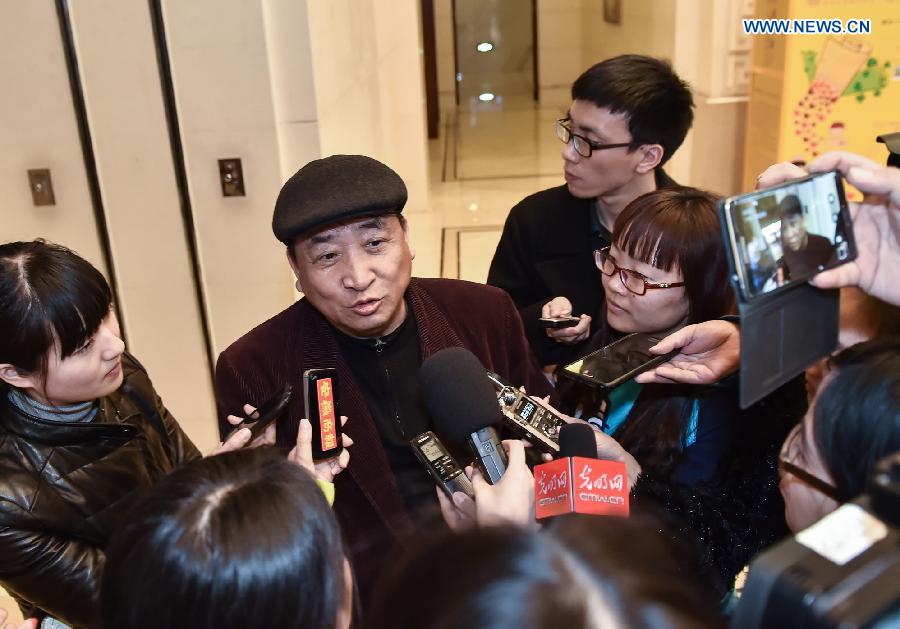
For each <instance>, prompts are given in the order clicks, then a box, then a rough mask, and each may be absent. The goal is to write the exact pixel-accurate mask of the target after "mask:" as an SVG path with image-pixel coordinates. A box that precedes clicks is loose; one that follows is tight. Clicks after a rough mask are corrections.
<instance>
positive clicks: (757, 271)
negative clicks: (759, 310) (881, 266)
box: [719, 170, 856, 302]
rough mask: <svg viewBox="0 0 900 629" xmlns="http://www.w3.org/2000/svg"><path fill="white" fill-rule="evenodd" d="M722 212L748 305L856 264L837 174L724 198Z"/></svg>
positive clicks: (739, 285) (729, 249) (732, 259)
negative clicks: (779, 290)
mask: <svg viewBox="0 0 900 629" xmlns="http://www.w3.org/2000/svg"><path fill="white" fill-rule="evenodd" d="M719 213H720V215H721V218H722V228H723V231H724V232H725V243H726V247H725V248H726V250H727V252H728V258H729V264H730V266H731V271H732V282H733V283H734V284H735V285H736V287H737V289H738V291H739V293H740V296H741V297H742V299H743V301H744V302H749V301H751V300H753V299H755V298H757V297H759V296H760V295H763V294H766V293H771V292H773V291H776V290H778V289H781V288H782V287H786V286H791V285H794V284H797V283H798V282H805V281H807V280H809V278H811V277H812V276H813V275H815V274H817V273H819V272H821V271H824V270H826V269H831V268H834V267H836V266H839V265H841V264H846V263H847V262H850V261H851V260H855V259H856V240H855V239H854V237H853V227H852V225H851V222H850V210H849V208H848V206H847V198H846V196H845V194H844V184H843V178H842V177H841V174H840V173H839V172H838V171H836V170H834V171H829V172H825V173H818V174H815V175H810V176H809V177H804V178H802V179H796V180H794V181H789V182H787V183H783V184H780V185H778V186H773V187H771V188H765V189H763V190H757V191H755V192H750V193H748V194H742V195H739V196H736V197H731V198H729V199H725V200H724V201H722V202H721V203H720V205H719Z"/></svg>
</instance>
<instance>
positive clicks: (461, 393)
mask: <svg viewBox="0 0 900 629" xmlns="http://www.w3.org/2000/svg"><path fill="white" fill-rule="evenodd" d="M419 390H420V391H421V393H422V399H423V400H424V401H425V406H426V408H427V409H428V413H429V414H430V415H431V418H432V419H433V420H434V426H435V432H437V433H438V434H439V435H440V436H441V438H444V439H447V440H448V441H450V442H452V443H456V444H462V443H463V442H464V441H465V439H466V437H468V436H469V435H471V434H472V433H474V432H477V431H479V430H481V429H482V428H484V427H486V426H492V425H495V424H499V423H501V422H502V421H503V415H501V413H500V404H499V403H498V402H497V393H496V392H495V390H494V385H492V384H491V381H490V380H488V377H487V372H486V371H485V368H484V365H482V364H481V361H480V360H478V358H477V357H476V356H475V355H474V354H473V353H472V352H470V351H469V350H467V349H464V348H462V347H448V348H446V349H442V350H440V351H439V352H436V353H435V354H433V355H431V356H429V357H428V358H426V359H425V362H423V363H422V368H421V369H420V370H419Z"/></svg>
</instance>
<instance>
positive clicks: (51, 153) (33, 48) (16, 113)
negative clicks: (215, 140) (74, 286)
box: [0, 2, 108, 277]
mask: <svg viewBox="0 0 900 629" xmlns="http://www.w3.org/2000/svg"><path fill="white" fill-rule="evenodd" d="M0 85H2V86H3V91H4V94H5V97H4V98H0V121H2V123H0V147H3V151H2V152H0V197H2V199H3V203H2V205H0V241H2V242H6V241H10V240H31V239H33V238H38V237H40V238H46V239H48V240H53V241H55V242H58V243H60V244H63V245H66V246H67V247H69V248H71V249H73V250H75V251H76V252H78V253H79V254H80V255H82V256H83V257H84V258H86V259H87V260H89V261H90V262H91V263H92V264H93V265H94V266H96V267H97V268H98V269H100V270H101V271H103V272H104V274H106V272H105V269H106V265H105V264H104V261H103V256H102V253H101V249H100V241H99V239H98V236H97V229H96V223H95V220H94V211H93V207H92V204H91V197H90V191H89V189H88V182H87V177H86V175H85V168H84V159H83V156H82V152H81V143H80V140H79V138H78V125H77V122H76V119H75V110H74V107H73V103H72V96H71V91H70V88H69V78H68V76H67V71H66V61H65V57H64V54H63V45H62V40H61V37H60V32H59V25H58V20H57V16H56V10H55V8H54V4H53V3H52V2H3V3H0ZM32 168H49V169H50V176H51V179H52V183H53V191H54V194H55V196H56V205H48V206H35V205H34V203H33V201H32V198H31V190H30V189H29V186H28V175H27V171H28V170H29V169H32ZM107 277H108V275H107Z"/></svg>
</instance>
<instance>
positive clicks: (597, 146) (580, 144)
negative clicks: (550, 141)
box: [556, 118, 641, 157]
mask: <svg viewBox="0 0 900 629" xmlns="http://www.w3.org/2000/svg"><path fill="white" fill-rule="evenodd" d="M567 122H569V118H560V119H559V120H557V121H556V137H558V138H559V141H560V142H562V143H563V144H568V143H569V142H572V143H573V144H574V146H575V152H576V153H578V154H579V155H581V156H582V157H590V156H591V154H592V153H593V152H594V151H605V150H606V149H619V148H624V147H626V146H627V147H630V148H637V147H639V146H640V145H641V142H618V143H616V144H601V143H599V142H592V141H590V140H588V139H587V138H586V137H584V136H583V135H578V134H577V133H573V132H572V129H570V128H569V127H568V126H567V125H566V123H567Z"/></svg>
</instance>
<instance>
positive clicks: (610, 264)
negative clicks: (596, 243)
mask: <svg viewBox="0 0 900 629" xmlns="http://www.w3.org/2000/svg"><path fill="white" fill-rule="evenodd" d="M609 250H610V247H603V249H598V250H596V251H594V263H595V264H596V265H597V268H598V269H600V272H601V273H603V275H606V276H607V277H612V276H613V275H615V274H616V273H617V272H618V274H619V279H620V280H622V285H623V286H624V287H625V288H627V289H628V290H630V291H631V292H632V293H634V294H635V295H643V294H645V293H646V292H647V291H648V290H650V289H656V288H678V287H679V286H684V282H662V283H656V282H648V281H647V280H646V279H645V278H644V276H643V275H641V274H640V273H638V272H637V271H634V270H632V269H623V268H622V267H620V266H619V265H618V264H616V259H615V258H613V257H612V256H611V255H610V254H609Z"/></svg>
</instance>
